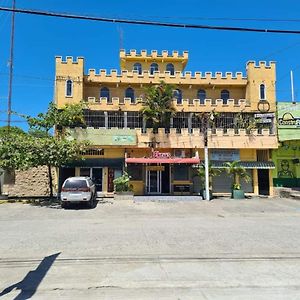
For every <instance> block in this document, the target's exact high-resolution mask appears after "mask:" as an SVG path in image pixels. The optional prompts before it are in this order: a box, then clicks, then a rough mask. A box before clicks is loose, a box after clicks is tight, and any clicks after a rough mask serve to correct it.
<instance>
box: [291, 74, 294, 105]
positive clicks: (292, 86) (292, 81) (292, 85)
mask: <svg viewBox="0 0 300 300" xmlns="http://www.w3.org/2000/svg"><path fill="white" fill-rule="evenodd" d="M291 90H292V103H293V104H294V103H295V95H294V77H293V71H291Z"/></svg>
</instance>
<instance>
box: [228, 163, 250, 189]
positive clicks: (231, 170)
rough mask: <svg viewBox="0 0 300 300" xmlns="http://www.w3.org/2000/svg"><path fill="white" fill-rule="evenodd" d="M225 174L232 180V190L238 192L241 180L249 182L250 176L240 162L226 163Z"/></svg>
mask: <svg viewBox="0 0 300 300" xmlns="http://www.w3.org/2000/svg"><path fill="white" fill-rule="evenodd" d="M225 167H226V172H227V174H228V175H229V176H231V177H232V178H233V182H232V190H240V189H241V184H240V181H241V179H243V180H244V181H245V182H249V180H250V178H251V177H250V176H249V174H248V173H247V171H246V169H245V168H244V167H242V166H241V165H240V161H233V162H226V163H225Z"/></svg>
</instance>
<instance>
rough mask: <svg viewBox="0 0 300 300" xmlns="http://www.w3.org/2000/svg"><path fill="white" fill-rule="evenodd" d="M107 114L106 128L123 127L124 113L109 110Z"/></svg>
mask: <svg viewBox="0 0 300 300" xmlns="http://www.w3.org/2000/svg"><path fill="white" fill-rule="evenodd" d="M107 115H108V128H112V127H117V128H124V113H123V112H120V111H109V112H107Z"/></svg>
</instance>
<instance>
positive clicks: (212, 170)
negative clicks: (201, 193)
mask: <svg viewBox="0 0 300 300" xmlns="http://www.w3.org/2000/svg"><path fill="white" fill-rule="evenodd" d="M197 173H198V176H199V177H200V178H201V181H202V184H203V182H204V180H205V167H204V164H202V165H201V166H200V167H199V169H198V170H197ZM208 174H209V179H208V180H209V189H212V180H213V177H215V176H219V175H220V174H221V170H220V169H217V168H213V167H212V164H211V162H209V164H208Z"/></svg>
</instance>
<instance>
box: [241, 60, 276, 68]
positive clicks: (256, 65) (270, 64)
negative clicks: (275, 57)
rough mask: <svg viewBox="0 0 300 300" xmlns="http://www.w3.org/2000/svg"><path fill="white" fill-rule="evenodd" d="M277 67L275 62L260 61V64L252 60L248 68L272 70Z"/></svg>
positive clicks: (248, 63)
mask: <svg viewBox="0 0 300 300" xmlns="http://www.w3.org/2000/svg"><path fill="white" fill-rule="evenodd" d="M275 66H276V62H275V61H269V62H267V61H259V62H256V61H253V60H250V61H248V62H247V66H246V68H247V69H248V68H256V69H258V68H261V69H272V68H275Z"/></svg>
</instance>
